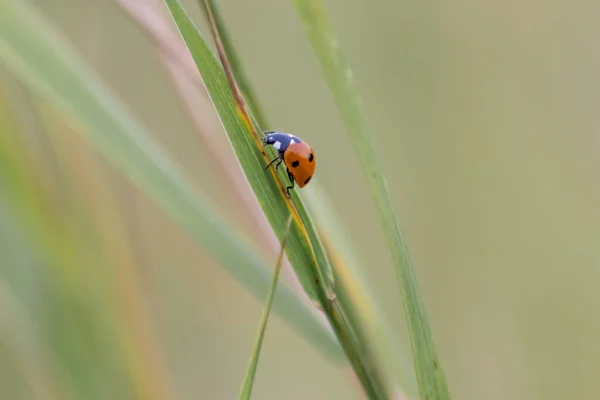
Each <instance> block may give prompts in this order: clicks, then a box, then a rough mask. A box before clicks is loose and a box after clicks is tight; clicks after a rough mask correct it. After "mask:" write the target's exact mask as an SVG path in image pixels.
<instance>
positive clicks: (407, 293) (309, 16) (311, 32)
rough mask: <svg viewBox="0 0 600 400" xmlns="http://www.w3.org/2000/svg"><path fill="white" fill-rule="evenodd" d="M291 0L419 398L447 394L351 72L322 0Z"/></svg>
mask: <svg viewBox="0 0 600 400" xmlns="http://www.w3.org/2000/svg"><path fill="white" fill-rule="evenodd" d="M294 4H295V6H296V9H297V11H298V14H299V17H300V19H301V20H302V23H303V25H304V27H305V31H306V34H307V36H308V38H309V40H310V42H311V44H312V46H313V49H314V51H315V53H316V55H317V58H318V60H319V63H320V64H321V68H322V71H323V73H324V75H325V78H326V80H327V82H328V84H329V87H330V90H331V92H332V94H333V96H334V99H335V102H336V104H337V107H338V110H339V112H340V114H341V117H342V119H343V122H344V124H345V125H346V129H347V130H348V133H349V136H350V140H351V143H352V145H353V148H354V151H355V153H356V156H357V158H358V160H359V162H360V166H361V167H362V170H363V172H364V174H365V178H366V181H367V183H368V186H369V189H370V191H371V193H372V194H373V198H374V201H375V205H376V208H377V211H378V214H379V217H380V222H381V224H382V226H383V229H384V232H385V235H386V237H387V240H388V245H389V247H390V250H391V254H392V259H393V261H394V267H395V270H396V274H397V276H398V280H399V285H400V289H401V292H402V298H403V303H404V309H405V311H406V318H407V322H408V328H409V332H410V337H411V343H412V347H413V353H414V364H415V372H416V376H417V382H418V385H419V393H420V396H421V398H423V399H450V394H449V392H448V387H447V383H446V378H445V376H444V372H443V370H442V368H441V366H440V362H439V359H438V356H437V352H436V349H435V345H434V343H433V339H432V334H431V330H430V327H429V323H428V322H427V317H426V313H425V309H424V306H423V303H422V300H421V295H420V293H419V287H418V283H417V278H416V275H415V272H414V269H413V266H412V262H411V260H410V256H409V252H408V247H407V245H406V243H405V241H404V237H403V234H402V231H401V229H400V225H399V223H398V220H397V218H396V213H395V210H394V207H393V204H392V200H391V198H390V194H389V192H388V190H387V184H386V179H385V176H384V174H383V170H382V168H381V166H380V164H379V161H378V160H379V157H378V155H377V151H376V149H375V145H374V143H373V140H372V135H371V133H370V131H369V128H368V126H367V118H366V115H365V111H364V108H363V106H362V100H361V97H360V95H359V93H358V90H357V88H356V87H355V84H354V81H353V77H352V76H353V75H352V71H351V70H350V68H349V66H348V65H347V63H346V61H345V59H344V57H343V55H342V53H341V51H340V48H339V44H338V40H337V38H336V37H335V36H334V34H333V32H332V30H331V28H330V25H329V22H328V20H327V17H326V13H325V10H324V8H323V5H322V2H321V1H319V0H294Z"/></svg>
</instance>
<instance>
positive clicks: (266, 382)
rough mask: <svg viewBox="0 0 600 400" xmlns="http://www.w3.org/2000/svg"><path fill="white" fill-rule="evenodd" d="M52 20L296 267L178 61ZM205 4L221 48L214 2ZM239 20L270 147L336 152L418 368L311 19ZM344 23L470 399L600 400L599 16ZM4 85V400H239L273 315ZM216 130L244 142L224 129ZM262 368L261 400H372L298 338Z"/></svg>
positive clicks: (129, 26) (325, 164)
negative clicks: (239, 192) (185, 103)
mask: <svg viewBox="0 0 600 400" xmlns="http://www.w3.org/2000/svg"><path fill="white" fill-rule="evenodd" d="M28 3H30V4H33V5H35V6H37V7H39V8H40V10H41V11H43V12H44V13H47V15H48V16H49V17H50V18H51V19H52V20H53V21H54V23H55V24H56V26H58V27H59V28H60V29H61V30H62V31H64V33H65V35H66V36H67V37H68V38H69V40H71V41H72V42H73V43H74V44H75V46H76V47H77V49H78V50H79V51H80V52H81V53H82V54H83V55H84V56H85V58H86V60H87V61H88V62H89V63H90V64H91V65H93V66H94V69H96V70H97V71H99V74H100V76H101V77H102V78H103V79H104V80H105V81H106V82H108V83H107V84H108V85H110V88H111V89H112V90H114V91H116V92H117V94H118V95H119V96H121V97H122V98H123V99H124V101H125V102H126V103H127V105H128V106H130V107H131V108H132V109H133V113H134V115H135V116H136V118H139V119H140V120H141V121H143V123H144V125H145V126H148V127H151V131H152V132H153V133H154V134H155V135H156V136H155V137H154V139H156V141H157V142H159V144H160V146H162V147H164V148H165V149H166V150H167V151H168V152H169V153H172V154H173V155H174V157H176V159H177V161H178V163H179V164H180V166H181V168H182V169H183V170H185V171H186V173H187V174H188V175H189V177H190V179H192V180H193V181H195V182H196V184H197V186H199V187H201V188H202V189H203V190H205V191H206V192H207V193H208V194H209V195H210V196H211V198H213V199H215V200H214V204H217V205H218V209H219V210H220V213H221V214H222V216H223V218H224V219H226V220H227V221H229V222H230V223H231V224H232V225H233V226H235V227H236V229H238V230H239V234H240V235H241V236H245V237H248V243H250V244H251V245H252V246H255V247H256V249H257V251H258V252H260V254H262V255H263V256H264V259H265V260H266V261H267V262H269V263H268V265H273V264H274V262H275V259H276V254H275V253H274V252H273V251H271V250H269V249H268V247H267V246H266V244H265V241H264V240H263V236H262V234H259V233H258V231H257V229H256V225H255V222H254V221H253V219H252V218H251V216H250V215H249V214H248V212H247V210H246V209H245V208H244V207H243V206H242V204H241V202H240V201H239V200H238V199H237V198H236V197H235V196H232V195H231V191H230V187H229V186H228V183H229V181H228V180H227V179H226V175H225V174H224V173H223V171H222V170H221V169H220V168H218V167H216V166H215V164H214V162H213V158H212V157H211V155H210V154H208V153H207V150H206V147H205V146H203V144H202V143H201V142H200V141H199V140H198V137H197V135H196V131H195V127H194V126H193V124H192V123H191V119H190V118H189V115H188V114H187V113H186V111H185V110H184V108H183V107H182V105H181V101H180V99H179V98H178V97H177V94H176V91H175V90H174V88H173V85H172V84H171V80H170V77H169V75H168V72H167V70H165V69H164V68H163V67H162V64H161V61H160V58H159V57H158V55H157V53H156V52H155V51H154V43H151V42H150V41H149V40H148V39H147V37H146V36H145V34H144V33H142V32H141V31H140V30H139V29H138V28H137V27H136V26H135V24H134V23H132V21H131V20H130V19H129V18H127V17H125V14H124V13H123V11H122V9H121V8H120V7H119V6H118V5H117V4H116V3H115V2H114V1H112V0H99V1H85V2H84V1H80V0H30V1H28ZM148 3H153V2H152V1H149V2H148ZM153 4H156V5H158V6H159V7H160V1H158V0H156V1H154V3H153ZM184 4H185V6H186V8H188V9H189V10H190V11H191V12H192V15H193V16H194V18H195V20H196V21H198V22H199V25H200V28H201V29H202V30H203V31H204V32H206V33H207V32H208V30H207V29H206V26H204V25H202V23H201V22H202V21H203V18H202V14H201V11H200V9H199V8H198V7H197V5H196V0H186V1H184ZM219 4H220V5H221V12H222V15H223V18H224V20H225V22H226V23H227V26H228V27H229V29H230V33H231V37H232V40H233V41H234V42H235V45H236V48H237V49H238V50H239V53H240V58H241V59H242V61H243V63H244V65H245V66H246V68H247V73H248V75H249V76H250V77H251V79H252V83H253V87H254V88H255V89H256V91H257V92H258V95H259V97H260V99H261V103H262V104H263V105H264V109H265V111H266V113H267V114H268V115H269V120H270V122H271V123H272V124H273V125H272V126H269V127H267V128H269V129H277V130H282V131H289V132H293V133H295V134H297V135H299V136H300V137H303V138H305V139H306V140H308V141H309V142H310V143H311V145H312V146H313V147H314V148H315V152H317V155H318V157H319V167H318V169H317V175H316V178H315V179H318V182H319V184H320V185H319V187H321V188H323V190H326V191H327V194H328V195H329V196H330V197H331V201H332V203H333V204H334V207H335V210H336V212H337V213H339V215H340V216H341V217H342V219H343V221H344V230H345V233H346V235H347V240H348V242H349V243H350V246H351V247H352V249H353V251H354V252H355V253H356V254H357V258H358V259H359V260H360V265H365V266H367V268H368V269H367V270H366V271H361V276H362V277H363V279H364V280H365V282H363V283H364V284H366V285H367V286H368V287H369V288H370V289H371V290H369V293H370V294H371V295H372V296H373V299H374V300H376V304H379V305H381V309H380V310H378V311H379V312H380V313H381V315H382V316H383V318H384V320H385V321H386V322H387V323H389V324H390V328H391V329H392V331H393V332H395V333H396V335H395V337H396V339H397V340H398V341H399V342H400V344H401V345H402V346H405V347H406V348H408V343H409V342H408V337H407V336H406V334H405V332H406V327H405V325H404V316H403V315H399V314H398V305H399V304H400V295H399V293H398V290H397V283H396V278H395V276H394V272H393V268H392V267H391V265H392V264H391V259H390V258H389V256H388V252H387V249H386V246H385V241H384V237H383V235H382V234H381V233H380V228H379V226H378V224H377V218H376V213H375V210H373V209H372V207H371V205H370V204H371V202H370V197H369V196H370V195H369V194H368V193H367V192H366V185H365V184H364V183H363V181H362V179H360V178H359V177H360V170H359V167H358V164H357V163H356V161H355V159H354V156H353V153H352V150H351V148H350V145H349V144H348V142H347V138H346V133H345V131H344V128H343V126H342V123H341V121H340V120H339V117H338V114H337V111H336V109H335V105H334V103H333V101H332V98H331V96H330V94H329V92H328V89H327V87H326V84H325V82H324V79H323V77H322V75H321V72H320V70H319V67H318V65H317V62H316V60H315V59H314V56H313V54H312V50H311V48H310V46H309V45H308V43H307V42H306V37H305V35H304V32H303V30H302V27H301V25H300V22H299V21H298V19H297V15H296V14H295V11H294V8H293V4H292V2H239V1H225V0H222V1H220V2H219ZM326 6H327V11H328V15H329V16H330V17H331V18H332V23H333V25H334V27H335V30H336V33H337V35H338V36H339V39H340V42H341V43H343V44H344V52H345V54H346V56H347V58H348V59H349V62H350V64H351V65H352V66H353V72H354V78H355V80H356V83H357V85H358V87H359V89H360V91H361V93H363V95H364V104H365V107H366V110H367V113H368V115H369V120H370V121H371V123H372V127H373V132H374V140H375V142H376V144H377V146H378V148H379V149H381V159H380V161H381V163H382V165H383V168H384V170H385V171H386V172H387V176H388V183H389V190H390V192H391V193H392V196H393V199H394V203H395V206H396V207H397V209H398V214H399V219H400V220H401V221H402V224H403V229H404V231H405V233H406V237H407V243H408V246H409V248H410V250H411V257H412V259H413V261H414V264H415V268H416V270H417V276H418V279H419V283H420V286H421V289H422V292H423V293H422V294H423V299H424V304H425V307H426V309H427V313H428V317H429V318H430V322H431V326H432V329H433V331H434V332H435V339H436V345H437V348H438V351H439V356H440V359H441V361H442V363H443V366H444V370H445V372H446V375H447V379H448V384H449V387H450V389H451V392H452V395H453V398H456V399H465V400H479V399H485V400H495V399H515V400H529V399H545V400H547V399H549V400H554V399H556V400H559V399H564V398H597V397H599V396H600V384H599V383H597V380H596V378H595V371H597V370H598V368H599V367H600V357H599V353H600V347H598V345H597V337H598V329H599V326H600V317H599V316H598V314H597V312H596V308H597V307H596V305H597V304H598V300H599V297H598V296H599V294H598V293H600V291H599V290H598V285H597V283H596V282H598V281H600V276H598V275H599V274H600V269H598V268H596V265H597V264H598V263H599V262H600V248H599V247H598V246H597V245H596V242H597V239H596V238H597V237H598V226H600V215H599V213H598V212H597V211H596V210H597V203H598V199H600V187H599V185H598V183H597V182H598V179H597V175H598V174H597V171H598V170H599V165H598V164H599V161H598V160H599V157H598V145H597V139H596V137H597V134H596V131H597V130H598V125H599V124H598V122H597V117H596V114H597V110H596V108H597V107H596V104H597V102H598V99H597V97H598V93H600V90H599V89H600V88H599V87H598V86H599V85H600V83H599V82H598V80H597V79H596V75H597V71H598V68H597V64H598V61H599V60H600V50H599V48H598V46H597V44H596V39H595V38H596V37H597V33H598V32H597V31H598V29H599V28H598V24H597V23H596V21H597V20H598V18H599V17H600V15H599V14H600V11H599V10H598V7H596V6H595V4H593V3H573V2H545V3H543V2H532V1H525V2H523V1H513V2H477V1H473V0H462V1H459V2H452V3H450V2H441V1H436V2H390V1H382V0H375V1H369V2H363V1H357V0H347V1H343V2H342V1H328V2H326ZM159 9H160V8H159ZM0 65H3V64H2V63H1V62H0ZM0 68H1V69H0V72H1V76H2V81H1V90H2V102H1V104H0V113H1V121H0V124H1V128H0V129H1V130H0V135H1V136H0V143H1V150H0V157H2V159H1V160H0V165H1V168H0V179H1V180H2V182H0V254H1V256H0V270H1V274H2V275H1V277H0V398H9V399H21V398H23V399H29V398H48V399H57V398H59V399H64V398H72V399H79V398H86V399H88V398H89V399H100V398H102V399H104V398H110V399H113V398H135V396H136V395H138V396H139V398H145V399H147V398H178V399H196V398H199V397H201V398H208V399H230V398H233V397H234V396H235V395H236V394H237V390H238V388H239V384H240V381H241V378H242V376H243V374H244V370H245V368H246V363H247V355H248V354H249V352H250V349H251V346H252V339H253V337H254V334H255V330H256V325H257V321H258V320H259V318H260V314H261V309H262V304H261V302H258V301H256V300H255V299H254V298H253V297H252V296H251V295H250V294H249V293H248V292H246V291H245V290H244V289H243V287H242V286H241V285H240V284H239V283H238V282H236V281H235V280H232V279H231V277H230V276H229V275H228V274H227V273H225V272H224V270H222V269H221V268H220V267H219V266H218V265H217V264H216V263H215V261H214V260H213V259H212V258H211V257H210V256H209V254H208V252H205V251H203V250H202V249H201V248H199V247H198V245H197V243H196V242H195V241H194V240H193V239H192V238H191V237H190V236H189V235H188V234H186V233H185V232H184V231H182V230H181V229H180V228H179V227H178V226H177V225H176V224H174V223H173V222H172V221H171V220H170V218H169V217H168V216H167V215H165V214H164V213H163V211H162V210H161V209H160V208H158V207H157V206H156V204H155V203H154V202H153V201H152V200H151V199H148V198H146V196H145V195H144V193H143V192H141V191H139V190H138V189H137V188H136V187H135V185H132V184H131V183H130V182H129V181H128V180H127V179H125V178H124V177H123V175H122V174H121V171H119V170H117V169H115V168H114V167H112V166H111V165H110V164H108V163H106V162H105V161H104V159H103V158H102V157H100V156H99V154H98V153H96V152H95V151H94V150H93V149H92V148H90V147H89V145H88V144H87V143H86V142H85V141H83V140H81V138H80V137H79V136H78V135H77V134H76V131H77V129H81V127H74V126H72V125H71V123H72V121H70V120H65V119H64V117H62V116H60V114H58V113H57V112H56V110H55V107H54V105H53V104H49V103H46V102H44V101H41V100H40V99H39V98H37V97H36V96H32V95H31V94H29V93H27V91H26V90H24V89H23V87H22V86H20V85H19V84H18V81H17V80H15V78H14V76H12V75H11V74H8V73H7V71H6V69H5V68H4V67H0ZM17 93H20V95H18V94H17ZM205 119H206V120H210V121H211V123H214V124H215V126H217V129H216V130H215V132H216V134H221V135H223V132H222V131H220V129H219V127H218V121H216V122H215V114H214V113H212V114H210V115H209V114H207V115H206V116H205ZM223 151H230V148H228V147H224V148H223ZM8 171H10V174H8V173H7V172H8ZM312 190H313V188H311V187H307V188H306V192H309V193H310V192H311V191H312ZM11 193H12V194H11ZM25 209H26V210H30V212H28V213H27V214H24V213H23V212H22V210H25ZM283 272H286V271H285V270H284V271H283ZM283 272H282V273H283ZM288 272H289V271H288ZM282 277H283V276H282ZM277 301H278V297H276V298H275V306H276V305H277ZM7 321H9V322H7ZM260 363H261V364H260V367H259V369H258V372H257V379H256V386H255V388H254V395H255V398H286V399H304V398H311V399H331V398H344V399H359V398H362V394H361V393H360V392H359V391H358V390H356V388H355V387H353V386H351V385H350V384H349V382H350V378H349V376H348V371H347V370H346V369H343V368H341V367H340V366H339V365H338V364H329V363H328V362H327V361H326V359H325V358H323V357H322V355H321V354H320V353H319V352H317V351H316V350H315V349H314V348H312V347H311V346H310V345H308V344H307V342H306V341H305V340H304V339H303V338H301V337H300V336H299V335H298V334H297V333H295V332H294V331H292V330H291V329H289V327H288V326H287V325H286V324H285V323H283V322H282V320H281V319H280V318H273V319H272V320H270V321H269V329H268V331H267V334H266V337H265V342H264V348H263V352H262V354H261V361H260ZM131 371H136V374H137V375H131V374H129V372H131ZM124 376H129V377H131V379H123V377H124ZM107 381H110V382H111V384H110V385H107V384H106V382H107ZM143 387H147V388H151V389H147V390H149V392H150V393H151V394H146V393H145V392H144V391H143V390H142V389H140V388H143Z"/></svg>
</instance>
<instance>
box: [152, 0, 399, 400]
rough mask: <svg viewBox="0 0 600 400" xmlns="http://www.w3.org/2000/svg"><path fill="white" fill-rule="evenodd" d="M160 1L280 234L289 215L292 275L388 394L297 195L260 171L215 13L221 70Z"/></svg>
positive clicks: (183, 19)
mask: <svg viewBox="0 0 600 400" xmlns="http://www.w3.org/2000/svg"><path fill="white" fill-rule="evenodd" d="M164 2H165V4H166V5H167V7H168V9H169V11H170V13H171V16H172V17H173V20H174V22H175V24H176V25H177V28H178V29H179V32H180V34H181V36H182V38H183V40H184V41H185V43H186V45H187V46H188V49H189V50H190V53H191V55H192V57H193V58H194V61H195V62H196V65H197V67H198V70H199V72H200V75H201V77H202V78H203V79H204V82H205V85H206V88H207V90H208V92H209V95H210V96H211V100H212V101H213V104H214V106H215V109H216V111H217V113H218V114H219V117H220V118H221V122H222V123H223V125H224V127H225V131H226V133H227V135H228V139H229V140H230V142H231V143H232V147H233V149H234V150H235V153H236V156H237V157H238V160H239V161H240V164H241V166H242V169H243V170H244V172H245V174H246V177H247V178H248V181H249V183H250V185H251V187H252V188H253V190H254V193H255V194H256V196H257V199H258V200H259V202H260V203H261V207H263V210H264V212H265V214H266V216H267V218H268V219H269V222H270V224H271V226H272V227H273V229H274V231H275V232H276V233H277V234H278V236H279V237H281V232H282V228H283V226H282V218H283V217H284V216H286V215H288V214H289V213H290V212H291V213H292V215H293V217H294V220H293V223H292V230H291V233H290V245H289V246H288V252H287V255H288V258H289V259H290V261H291V263H292V266H293V267H294V270H295V271H296V274H297V276H298V277H299V279H300V281H301V282H302V284H303V286H304V287H305V290H309V291H307V293H308V294H309V295H310V294H311V292H312V294H313V295H316V297H315V298H314V299H315V304H316V305H317V306H319V307H321V309H322V310H323V311H324V312H325V315H326V316H327V318H328V320H329V322H330V324H331V326H332V328H333V329H334V331H335V333H336V335H337V337H338V339H339V341H340V344H341V345H342V347H343V348H344V351H345V352H346V355H347V357H348V360H349V361H350V363H351V365H352V367H353V368H354V370H355V372H356V374H357V377H358V378H359V379H360V381H361V384H362V386H363V388H364V389H365V391H366V393H367V394H368V395H369V396H370V397H371V398H375V399H386V398H388V396H387V391H388V385H387V382H386V380H385V379H383V378H382V377H381V375H380V371H379V369H378V366H377V364H376V363H375V362H374V360H372V359H371V358H370V356H369V355H368V353H366V352H365V351H364V347H363V346H362V345H361V341H360V338H359V337H357V335H356V332H354V331H353V330H352V326H351V324H350V321H349V320H348V315H347V312H346V310H344V308H343V306H342V305H341V304H340V303H339V301H337V299H336V294H335V288H334V285H335V283H334V280H333V272H332V270H331V266H330V264H329V260H328V258H327V255H326V253H325V250H324V247H323V244H322V243H321V241H320V239H319V236H318V233H317V231H316V229H315V227H314V225H313V223H312V220H311V218H310V216H309V214H308V212H307V210H306V208H305V206H304V204H303V202H302V201H301V199H300V196H299V195H298V194H297V193H296V191H293V192H292V198H293V199H294V202H293V203H292V202H291V199H289V198H288V197H287V196H285V194H284V189H283V185H282V184H281V181H279V180H276V179H275V174H273V170H271V171H270V174H268V173H265V172H264V166H265V165H266V164H267V163H268V161H270V159H271V158H269V157H266V154H265V150H264V149H263V148H262V145H261V143H260V141H259V137H258V136H259V134H258V132H259V131H260V130H259V129H257V128H256V127H255V126H254V119H253V118H252V117H251V115H250V113H249V111H248V109H247V107H246V103H245V101H244V99H243V97H242V95H241V93H240V92H239V89H238V88H237V85H236V83H235V79H234V77H233V74H232V71H231V69H230V68H229V64H228V61H227V55H226V53H225V51H224V49H223V44H222V42H221V40H220V37H219V32H218V29H217V27H216V24H215V21H214V17H213V16H212V15H211V13H210V11H209V12H208V17H209V21H210V27H211V30H212V31H213V35H214V38H215V41H216V43H217V50H218V53H219V57H220V59H221V62H222V66H223V68H224V70H223V69H222V68H221V66H219V65H218V63H217V60H216V59H215V56H214V54H213V53H212V52H211V51H210V49H209V47H208V45H207V44H206V42H205V41H204V39H203V37H202V36H201V35H200V33H199V31H198V29H197V28H196V26H195V25H194V23H193V21H192V20H191V19H190V17H189V16H188V15H187V13H186V11H185V10H184V8H183V7H182V5H181V3H180V2H179V1H178V0H164ZM205 5H206V8H207V9H208V10H210V4H209V3H208V2H206V3H205ZM228 85H229V86H228ZM261 160H262V161H261ZM282 174H283V171H280V172H279V177H280V179H281V178H282V177H281V175H282ZM265 178H266V179H265ZM295 235H297V236H296V238H297V239H298V241H297V242H296V243H294V242H293V238H294V236H295Z"/></svg>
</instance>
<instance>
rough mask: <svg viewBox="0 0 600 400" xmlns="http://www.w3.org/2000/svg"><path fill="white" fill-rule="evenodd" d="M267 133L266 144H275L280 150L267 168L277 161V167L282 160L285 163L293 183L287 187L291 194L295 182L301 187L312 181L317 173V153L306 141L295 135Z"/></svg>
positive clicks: (264, 141) (288, 192)
mask: <svg viewBox="0 0 600 400" xmlns="http://www.w3.org/2000/svg"><path fill="white" fill-rule="evenodd" d="M265 134H266V135H265V137H264V138H263V139H262V142H263V143H264V144H266V145H271V146H273V147H274V148H275V149H276V150H277V151H278V152H279V155H278V156H277V157H276V158H274V159H273V160H271V162H270V163H269V164H268V165H267V166H266V168H269V166H270V165H271V164H273V163H274V162H275V161H278V162H277V164H275V169H277V168H278V167H279V164H281V163H282V162H284V163H285V166H286V167H287V173H288V177H289V178H290V182H291V183H292V185H291V186H288V187H287V188H286V191H287V194H288V196H289V195H290V189H292V188H293V187H294V182H297V183H298V186H300V187H301V188H303V187H304V186H306V184H307V183H308V182H310V179H311V178H312V176H313V174H314V173H315V164H316V158H315V154H314V152H313V150H312V149H311V148H310V146H309V145H308V144H307V143H306V142H304V141H303V140H301V139H299V138H297V137H296V136H294V135H290V134H289V133H281V132H275V131H270V132H265ZM266 168H265V169H266Z"/></svg>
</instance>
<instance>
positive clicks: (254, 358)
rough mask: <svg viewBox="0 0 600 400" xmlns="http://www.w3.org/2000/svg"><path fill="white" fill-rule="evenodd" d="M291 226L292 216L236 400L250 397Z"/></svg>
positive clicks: (284, 235)
mask: <svg viewBox="0 0 600 400" xmlns="http://www.w3.org/2000/svg"><path fill="white" fill-rule="evenodd" d="M291 225H292V216H291V215H290V218H289V219H288V222H287V226H286V228H285V231H284V232H283V240H282V241H281V250H280V252H279V256H278V257H277V263H276V264H275V271H274V272H273V280H272V281H271V286H270V287H269V293H267V300H266V303H265V308H264V310H263V313H262V316H261V317H260V324H259V327H258V333H257V335H256V342H255V343H254V347H253V349H252V355H251V356H250V363H249V364H248V370H247V371H246V376H245V377H244V383H242V390H241V391H240V395H239V396H238V399H240V400H246V399H250V397H251V395H252V387H253V386H254V378H255V376H256V367H257V365H258V358H259V357H260V350H261V348H262V342H263V339H264V337H265V330H266V328H267V321H268V320H269V314H270V313H271V306H272V304H273V298H274V297H275V296H274V295H275V288H276V287H277V280H278V279H279V272H280V271H281V263H282V262H283V254H284V253H283V252H284V250H285V245H286V243H287V238H288V235H289V233H290V226H291Z"/></svg>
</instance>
